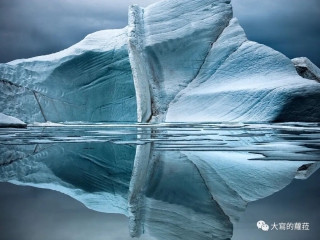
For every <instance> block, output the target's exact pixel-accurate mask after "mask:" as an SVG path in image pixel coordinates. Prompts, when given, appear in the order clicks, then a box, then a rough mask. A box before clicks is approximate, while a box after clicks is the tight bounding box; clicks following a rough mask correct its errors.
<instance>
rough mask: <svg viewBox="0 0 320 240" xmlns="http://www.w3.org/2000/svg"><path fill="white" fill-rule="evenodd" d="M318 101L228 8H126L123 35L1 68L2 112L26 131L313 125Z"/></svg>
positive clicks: (106, 35)
mask: <svg viewBox="0 0 320 240" xmlns="http://www.w3.org/2000/svg"><path fill="white" fill-rule="evenodd" d="M164 13H165V14H164ZM297 61H298V60H293V62H294V63H295V65H296V66H298V68H299V69H300V70H301V69H302V70H303V69H305V67H304V66H302V65H301V64H300V65H301V66H300V65H299V63H298V62H299V61H298V62H297ZM303 62H304V65H305V64H306V63H308V64H307V65H308V66H312V70H310V74H311V73H312V74H311V75H312V76H311V75H310V74H309V72H306V71H304V70H303V71H304V73H300V74H304V76H307V78H308V76H309V78H310V76H311V77H312V78H317V76H318V73H319V70H318V69H317V68H316V67H315V66H314V65H311V63H310V62H309V61H308V62H306V61H303ZM309 69H310V68H309ZM300 70H299V71H300ZM302 70H301V71H302ZM319 91H320V85H319V84H318V83H317V82H312V81H308V80H307V79H304V78H301V77H300V76H299V75H298V74H297V72H296V70H295V67H294V65H293V64H292V62H291V61H290V60H289V59H288V58H287V57H285V56H284V55H282V54H281V53H279V52H277V51H274V50H272V49H271V48H269V47H266V46H264V45H260V44H258V43H255V42H251V41H248V39H247V38H246V36H245V33H244V31H243V29H242V28H241V27H240V26H239V23H238V21H237V20H236V19H234V18H232V7H231V4H230V0H201V1H200V0H193V1H182V0H178V1H160V2H158V3H156V4H153V5H151V6H149V7H147V8H140V7H139V6H137V5H133V6H131V7H130V8H129V25H128V28H124V29H122V30H106V31H100V32H96V33H93V34H91V35H89V36H87V37H86V38H85V39H84V40H83V41H81V42H79V43H78V44H76V45H74V46H72V47H70V48H68V49H66V50H64V51H61V52H59V53H55V54H51V55H47V56H41V57H35V58H31V59H22V60H16V61H13V62H10V63H8V64H1V65H0V92H1V94H0V102H1V103H2V104H1V105H0V112H3V113H4V114H7V115H10V116H14V117H17V118H19V119H21V120H23V121H25V122H28V123H30V122H35V121H36V122H43V121H51V122H64V121H90V122H98V121H138V122H147V121H150V120H152V121H160V122H161V121H168V122H175V121H183V122H187V121H190V122H194V121H319V120H320V111H319V104H317V103H318V102H319V94H318V93H319ZM190 113H191V114H190Z"/></svg>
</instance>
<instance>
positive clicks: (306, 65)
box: [291, 57, 320, 82]
mask: <svg viewBox="0 0 320 240" xmlns="http://www.w3.org/2000/svg"><path fill="white" fill-rule="evenodd" d="M291 61H292V62H293V64H294V66H295V67H296V69H297V72H298V73H299V75H300V76H301V77H304V78H307V79H311V80H316V81H318V82H320V69H319V68H318V67H317V66H316V65H314V64H313V63H312V62H311V61H310V60H309V59H308V58H306V57H300V58H294V59H292V60H291Z"/></svg>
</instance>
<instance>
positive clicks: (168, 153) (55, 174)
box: [0, 123, 320, 239]
mask: <svg viewBox="0 0 320 240" xmlns="http://www.w3.org/2000/svg"><path fill="white" fill-rule="evenodd" d="M319 139H320V126H319V124H318V123H285V124H266V123H192V124H191V123H190V124H188V123H183V124H179V123H174V124H172V123H163V124H96V125H86V124H83V123H81V124H74V123H73V124H69V125H58V124H55V125H54V126H44V125H31V126H29V127H28V129H2V130H1V132H0V180H1V181H2V182H11V183H14V184H17V185H27V186H34V187H38V188H47V189H52V190H57V191H60V192H62V193H65V194H67V195H69V196H71V197H73V198H75V199H77V200H78V201H80V202H82V203H84V204H85V205H86V206H87V207H88V208H90V209H93V210H95V211H99V212H104V213H120V214H123V215H126V216H128V217H129V232H130V235H131V236H132V237H139V236H141V235H142V234H144V233H145V234H148V235H151V236H153V237H154V238H157V239H231V238H232V236H233V228H234V226H235V224H236V223H237V222H238V221H239V219H240V218H241V215H243V213H244V212H245V209H246V207H247V204H248V203H250V202H253V201H256V200H258V199H263V198H265V197H267V196H270V195H272V194H273V193H275V192H278V191H279V190H281V189H283V188H285V187H286V186H287V185H288V184H289V183H290V182H291V181H292V180H293V179H294V178H296V179H306V178H308V177H309V176H310V175H311V174H313V173H314V172H315V171H316V170H317V169H318V167H319V162H318V161H319V160H320V157H319V156H320V154H319V150H320V142H319ZM297 191H299V189H297Z"/></svg>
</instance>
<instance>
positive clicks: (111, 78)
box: [0, 28, 136, 123]
mask: <svg viewBox="0 0 320 240" xmlns="http://www.w3.org/2000/svg"><path fill="white" fill-rule="evenodd" d="M126 36H127V29H126V28H125V29H121V30H105V31H99V32H95V33H93V34H90V35H88V36H87V37H86V38H85V39H84V40H82V41H81V42H79V43H77V44H75V45H74V46H72V47H70V48H68V49H66V50H63V51H61V52H58V53H54V54H51V55H47V56H40V57H34V58H30V59H21V60H15V61H12V62H9V63H7V64H0V102H1V104H0V112H3V113H4V114H7V115H10V116H15V117H18V118H19V119H21V120H23V121H25V122H27V123H32V122H47V121H50V122H66V121H85V122H104V121H109V122H112V121H136V100H135V90H134V85H133V80H132V74H131V68H130V63H129V57H128V50H127V43H126V39H127V37H126Z"/></svg>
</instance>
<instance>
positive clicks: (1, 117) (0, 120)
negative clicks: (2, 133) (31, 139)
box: [0, 113, 27, 128]
mask: <svg viewBox="0 0 320 240" xmlns="http://www.w3.org/2000/svg"><path fill="white" fill-rule="evenodd" d="M26 126H27V124H25V123H24V122H22V121H21V120H19V119H17V118H15V117H11V116H7V115H5V114H3V113H0V128H1V127H20V128H24V127H26Z"/></svg>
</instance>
